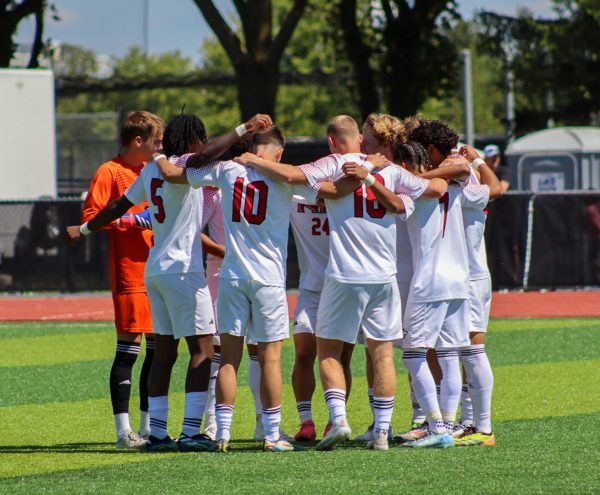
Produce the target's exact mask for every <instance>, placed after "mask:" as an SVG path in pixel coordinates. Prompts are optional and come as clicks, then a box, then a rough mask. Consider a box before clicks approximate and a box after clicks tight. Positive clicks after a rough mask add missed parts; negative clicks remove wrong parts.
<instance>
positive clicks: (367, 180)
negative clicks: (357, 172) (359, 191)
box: [364, 173, 375, 187]
mask: <svg viewBox="0 0 600 495" xmlns="http://www.w3.org/2000/svg"><path fill="white" fill-rule="evenodd" d="M364 183H365V185H366V186H367V187H371V186H372V185H373V184H375V177H373V175H371V173H369V174H368V175H367V176H366V177H365V179H364Z"/></svg>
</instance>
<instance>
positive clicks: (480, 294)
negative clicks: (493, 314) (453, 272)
mask: <svg viewBox="0 0 600 495" xmlns="http://www.w3.org/2000/svg"><path fill="white" fill-rule="evenodd" d="M491 306H492V281H491V279H490V278H489V277H488V278H484V279H481V280H471V281H470V282H469V320H470V326H469V331H470V332H487V327H488V323H489V321H490V308H491Z"/></svg>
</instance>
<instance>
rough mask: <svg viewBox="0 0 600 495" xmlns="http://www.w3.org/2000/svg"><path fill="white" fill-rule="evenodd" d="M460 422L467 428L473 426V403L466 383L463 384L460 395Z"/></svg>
mask: <svg viewBox="0 0 600 495" xmlns="http://www.w3.org/2000/svg"><path fill="white" fill-rule="evenodd" d="M460 422H461V424H463V425H466V426H473V402H471V394H470V393H469V386H468V385H467V384H466V383H463V386H462V390H461V393H460Z"/></svg>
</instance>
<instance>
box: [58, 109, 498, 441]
mask: <svg viewBox="0 0 600 495" xmlns="http://www.w3.org/2000/svg"><path fill="white" fill-rule="evenodd" d="M124 129H125V130H127V132H122V144H123V146H124V150H123V152H122V153H121V155H120V156H119V157H118V158H115V159H113V160H112V161H111V162H108V164H104V165H103V166H102V167H100V169H99V171H98V173H97V176H96V177H95V179H94V182H93V183H92V187H91V188H90V192H89V193H88V198H87V199H86V206H85V208H84V216H83V220H84V223H83V224H82V225H81V226H72V227H68V228H67V230H68V235H69V236H70V237H71V238H72V239H74V240H77V239H80V238H81V237H82V236H85V235H88V234H90V233H91V232H93V231H95V230H98V229H100V228H108V229H109V230H110V232H111V242H112V246H123V247H121V248H120V249H117V250H114V251H113V255H112V256H111V265H110V266H111V280H112V281H113V284H112V288H113V300H114V303H115V319H116V326H117V352H116V355H115V362H114V363H113V370H111V379H110V383H111V398H112V403H113V412H114V414H115V421H116V425H117V437H118V441H117V447H119V448H144V449H146V450H148V451H152V452H160V451H175V450H180V451H186V452H190V451H195V452H205V451H206V452H215V451H217V452H227V451H229V449H230V442H231V427H232V422H233V418H234V404H235V398H236V391H237V374H238V368H239V366H240V362H241V359H242V356H243V352H244V347H245V346H246V347H247V349H248V353H249V356H250V360H249V362H250V375H249V381H250V388H251V391H252V395H253V398H254V404H255V410H256V430H255V435H254V439H255V440H256V441H263V442H264V443H263V446H264V450H266V451H271V452H289V451H294V450H299V449H301V448H302V446H301V444H302V443H303V442H312V441H314V440H316V439H317V431H316V427H315V423H314V421H313V417H312V401H313V395H314V392H315V376H314V372H313V366H314V363H315V360H317V361H318V366H319V375H320V379H321V382H322V385H323V390H324V395H325V401H326V404H327V408H328V410H329V422H328V424H327V425H326V427H325V431H324V433H323V435H322V438H321V440H320V441H319V442H318V443H317V445H316V448H317V450H331V449H333V448H334V447H335V445H336V444H338V443H340V442H343V441H346V440H348V439H350V437H351V436H352V431H351V428H350V425H349V423H348V420H347V413H346V403H347V399H348V396H349V394H350V389H351V383H352V374H351V368H350V364H351V360H352V354H353V351H354V347H355V345H356V344H357V343H359V344H362V345H363V346H364V347H365V356H366V363H367V380H368V386H369V393H368V395H369V397H368V399H369V403H370V406H371V410H372V413H373V422H372V425H371V426H370V427H369V428H368V430H367V431H366V432H365V433H364V434H362V435H360V436H358V437H356V440H358V441H364V442H366V444H367V446H368V448H371V449H374V450H388V448H389V444H390V443H392V442H396V443H398V444H400V445H401V446H403V447H409V448H423V447H434V448H445V447H452V446H455V445H456V446H475V445H494V444H495V437H494V434H493V433H492V427H491V397H492V388H493V374H492V370H491V367H490V363H489V360H488V358H487V355H486V351H485V332H486V329H487V324H488V319H489V311H490V303H491V281H490V274H489V271H488V268H487V262H486V252H485V244H484V240H483V235H484V228H485V219H486V213H485V208H486V206H487V204H488V202H489V201H490V200H493V199H495V198H497V197H499V196H500V195H501V194H502V192H503V190H502V186H501V184H500V182H499V181H498V179H497V177H496V175H495V174H494V172H493V171H492V170H491V169H490V168H489V167H488V166H487V165H486V164H485V162H484V160H482V159H481V158H480V157H479V154H478V152H477V151H476V150H475V149H474V148H472V147H470V146H462V147H460V149H458V148H457V146H458V135H457V134H456V133H455V132H454V131H453V130H452V129H450V128H449V127H448V126H447V125H446V124H444V123H443V122H440V121H435V120H433V121H432V120H424V119H416V118H410V119H405V120H400V119H397V118H395V117H393V116H390V115H385V114H372V115H370V116H369V117H368V118H367V120H366V122H365V123H364V125H363V129H362V133H361V131H360V129H359V127H358V125H357V123H356V121H355V120H354V119H353V118H351V117H349V116H345V115H340V116H337V117H335V118H333V119H332V120H331V121H330V122H329V124H328V126H327V140H328V144H329V148H330V151H331V154H329V155H328V156H326V157H323V158H321V159H319V160H316V161H314V162H312V163H307V164H304V165H299V166H294V165H287V164H283V163H281V157H282V155H283V151H284V148H285V137H284V135H283V133H282V131H281V130H280V129H279V128H278V127H276V126H275V125H273V122H272V121H271V119H270V117H269V116H267V115H260V114H259V115H256V116H254V117H253V118H252V119H250V120H249V121H248V122H246V123H245V124H242V125H240V126H239V127H237V128H236V129H235V130H234V131H232V132H230V133H227V134H225V135H223V136H220V137H217V138H214V139H212V140H210V141H208V140H207V137H206V131H205V129H204V126H203V124H202V122H201V121H200V120H199V119H198V118H197V117H195V116H193V115H179V116H177V117H175V118H173V119H172V120H171V121H170V122H169V124H168V125H167V126H166V127H164V131H163V127H162V122H161V121H160V119H158V118H157V117H155V116H152V114H148V113H147V112H135V113H133V114H130V115H129V116H128V117H127V118H126V121H125V123H124ZM163 132H164V133H163ZM161 140H162V143H161ZM159 147H160V148H161V153H160V154H158V152H157V150H158V148H159ZM223 156H228V157H229V159H223V158H222V157H223ZM146 162H149V163H147V164H146V165H145V163H146ZM119 167H121V168H122V169H123V170H120V169H119ZM103 168H105V169H110V172H106V171H105V170H104V171H103ZM102 174H104V179H103V178H102ZM111 180H112V182H111ZM102 181H104V183H105V185H104V188H103V190H104V194H103V195H102V197H101V199H102V200H98V197H99V193H98V192H97V190H99V189H100V188H99V186H97V185H96V186H95V184H98V183H100V182H102ZM94 198H95V199H94ZM92 200H93V201H92ZM92 203H93V204H92ZM102 203H104V204H102ZM146 207H147V208H146ZM132 208H133V209H132ZM128 211H130V213H129V214H126V213H127V212H128ZM290 224H291V227H292V231H293V235H294V239H295V244H296V248H297V251H298V261H299V268H300V285H299V294H298V300H297V306H296V310H295V314H294V317H293V325H292V329H293V339H294V346H295V363H294V368H293V373H292V385H293V390H294V394H295V399H296V404H297V410H298V415H299V420H300V428H299V431H298V432H297V433H296V434H295V435H294V437H290V436H288V435H286V434H285V433H284V432H282V431H281V429H280V423H281V402H282V372H281V349H282V343H283V341H284V340H285V339H287V338H288V337H289V332H290V324H289V316H288V307H287V296H286V286H285V281H286V268H285V266H286V259H287V245H288V230H289V226H290ZM150 231H152V233H153V245H152V247H149V244H150V242H149V241H148V236H149V233H150ZM136 243H137V244H136ZM140 244H143V245H142V246H141V247H140ZM136 245H137V248H136V247H135V246H136ZM124 250H128V251H127V252H128V253H130V252H131V253H132V252H133V251H134V250H135V255H134V254H133V253H132V255H131V256H130V255H128V254H123V252H124ZM145 253H147V260H146V259H143V260H142V259H140V258H141V256H142V255H143V254H145ZM203 253H207V256H206V270H205V268H204V257H203ZM123 258H126V259H127V260H128V261H127V262H128V263H133V262H134V261H133V260H135V261H137V262H138V263H141V264H145V271H144V275H143V287H139V284H138V285H137V286H135V287H134V288H133V289H132V288H131V287H133V286H134V285H135V284H132V283H129V285H128V284H124V283H122V282H120V280H121V279H125V280H129V279H131V277H127V276H126V274H125V275H124V274H123V273H122V270H121V269H120V268H119V260H121V259H123ZM137 266H138V268H139V265H137ZM138 273H139V269H138ZM146 293H147V299H148V300H149V308H148V303H147V301H142V299H144V296H145V294H146ZM150 309H151V323H150V317H149V315H150ZM140 312H143V318H144V321H145V322H146V323H145V324H143V325H141V326H140V325H139V321H138V320H140V316H139V315H140V314H141V313H140ZM142 334H145V335H146V342H147V351H146V361H147V362H146V361H145V362H144V366H143V367H142V375H141V376H140V398H141V400H140V408H141V423H140V432H139V434H137V433H134V432H133V431H132V429H131V426H130V422H129V409H128V406H129V394H130V389H131V368H132V366H133V363H134V362H135V357H136V356H137V354H138V353H139V350H140V343H141V336H142ZM181 338H185V340H186V342H187V344H188V348H189V352H190V361H189V366H188V370H187V376H186V384H185V412H184V420H183V425H182V430H181V434H180V436H179V438H178V439H177V440H174V439H173V438H171V437H170V435H169V433H168V430H167V424H168V412H169V404H168V392H169V383H170V378H171V371H172V368H173V365H174V363H175V361H176V359H177V346H178V343H179V339H181ZM394 348H399V349H401V350H402V352H403V362H404V365H405V366H406V368H407V370H408V373H409V379H410V386H411V402H412V408H413V418H412V424H411V427H410V429H409V430H408V431H407V432H406V433H403V434H400V435H394V434H393V433H392V429H391V421H392V415H393V411H394V403H395V395H396V369H395V364H394ZM461 365H462V371H461ZM142 382H145V383H144V384H143V385H142ZM121 384H125V387H123V386H121ZM407 399H408V398H407ZM365 400H366V398H365ZM459 403H460V409H461V416H460V418H457V413H458V408H459ZM203 419H204V425H203V424H202V422H203Z"/></svg>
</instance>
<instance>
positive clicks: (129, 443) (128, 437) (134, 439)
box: [117, 430, 146, 449]
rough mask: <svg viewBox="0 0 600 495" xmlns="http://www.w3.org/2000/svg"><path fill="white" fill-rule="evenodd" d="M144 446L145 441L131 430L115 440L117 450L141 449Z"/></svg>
mask: <svg viewBox="0 0 600 495" xmlns="http://www.w3.org/2000/svg"><path fill="white" fill-rule="evenodd" d="M145 446H146V440H144V439H143V438H142V437H141V436H140V435H138V434H137V433H134V432H133V431H131V430H130V431H128V432H127V433H125V435H123V436H122V437H119V439H118V440H117V448H118V449H142V448H144V447H145Z"/></svg>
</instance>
